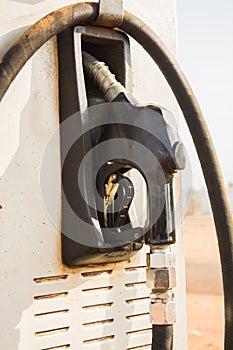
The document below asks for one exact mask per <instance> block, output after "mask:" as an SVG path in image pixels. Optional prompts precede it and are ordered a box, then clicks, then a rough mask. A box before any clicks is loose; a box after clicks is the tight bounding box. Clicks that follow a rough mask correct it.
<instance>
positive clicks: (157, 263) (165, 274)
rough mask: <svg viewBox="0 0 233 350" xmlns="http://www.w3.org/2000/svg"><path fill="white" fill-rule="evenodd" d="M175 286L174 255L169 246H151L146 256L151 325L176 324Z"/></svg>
mask: <svg viewBox="0 0 233 350" xmlns="http://www.w3.org/2000/svg"><path fill="white" fill-rule="evenodd" d="M175 286H176V269H175V254H174V253H173V252H171V250H170V247H169V246H156V247H153V246H152V247H151V253H150V254H148V255H147V287H148V288H150V289H151V294H150V301H151V303H150V319H151V323H152V324H153V325H170V324H174V323H175V322H176V311H175V302H174V293H173V288H174V287H175Z"/></svg>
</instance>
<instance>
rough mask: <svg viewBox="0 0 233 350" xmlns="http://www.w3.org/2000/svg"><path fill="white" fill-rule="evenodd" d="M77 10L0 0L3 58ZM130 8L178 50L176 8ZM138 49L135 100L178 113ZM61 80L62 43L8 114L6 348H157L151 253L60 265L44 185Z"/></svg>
mask: <svg viewBox="0 0 233 350" xmlns="http://www.w3.org/2000/svg"><path fill="white" fill-rule="evenodd" d="M71 3H73V1H65V0H61V1H59V2H57V1H55V0H44V1H40V0H15V1H7V0H2V1H1V4H0V7H1V9H0V39H1V40H0V55H1V56H2V55H3V54H4V52H6V50H7V49H8V48H9V47H10V45H11V44H12V42H13V41H14V39H15V38H17V37H18V36H19V35H20V33H22V32H23V31H24V30H25V26H28V25H31V24H33V23H34V22H35V21H36V20H38V19H40V18H41V17H43V16H44V15H46V14H47V13H49V12H51V11H53V10H55V9H56V8H58V7H62V6H65V5H68V4H71ZM125 9H126V10H128V11H130V12H132V13H134V14H136V15H138V16H139V17H140V18H142V19H143V20H144V21H145V22H146V23H147V24H148V25H149V26H151V27H152V28H153V29H154V30H156V32H157V33H158V34H159V35H160V36H161V37H162V38H163V39H164V40H165V41H166V43H167V44H168V46H169V47H170V48H171V50H172V51H175V1H174V0H156V1H154V0H145V1H143V2H141V1H133V0H126V1H125ZM131 44H132V66H133V81H134V91H133V93H134V95H135V97H136V98H137V99H138V100H139V101H140V102H142V103H146V102H153V103H158V104H160V105H163V106H165V107H167V108H168V109H170V110H172V111H173V113H176V112H177V111H176V109H177V107H176V104H175V103H174V99H173V97H172V96H171V93H170V91H169V89H168V87H167V85H166V83H165V82H164V80H163V78H162V76H161V74H160V73H159V72H158V69H157V68H155V66H154V65H153V63H152V61H151V59H150V58H149V57H148V56H147V55H146V54H145V52H144V51H143V50H142V49H141V48H140V47H139V45H138V44H136V43H135V42H132V43H131ZM57 76H58V75H57V55H56V39H55V38H54V39H52V40H50V41H49V42H48V43H47V44H45V45H44V46H43V47H42V48H41V49H40V50H39V51H38V52H37V53H36V54H35V55H34V56H33V58H32V59H30V60H29V62H28V63H27V64H26V65H25V67H24V68H23V69H22V71H21V72H20V73H19V75H18V76H17V78H16V79H15V81H14V82H13V84H12V85H11V87H10V89H9V91H8V92H7V94H6V95H5V97H4V100H3V101H2V103H1V106H0V125H1V128H0V149H1V157H0V175H1V180H0V205H1V207H0V208H1V209H0V264H1V271H0V273H1V277H0V279H1V294H0V298H1V316H0V323H1V332H2V335H1V339H0V347H1V349H4V350H16V349H17V350H27V349H28V350H29V349H30V350H52V349H53V350H62V349H70V350H77V349H78V350H82V349H91V350H100V349H101V350H113V349H114V350H116V349H119V350H141V349H143V350H144V349H148V350H149V349H150V344H151V330H150V328H151V325H150V323H149V298H148V297H149V289H148V288H147V287H146V269H145V265H146V252H147V250H148V249H147V248H146V247H145V248H144V249H142V250H141V251H140V252H139V253H138V254H137V255H136V256H135V258H133V259H132V261H126V262H123V263H117V264H109V265H105V266H96V267H92V268H82V269H68V268H65V267H64V266H63V264H62V261H61V243H60V239H61V237H60V232H59V231H58V230H57V229H56V228H55V227H54V226H53V224H52V223H51V222H50V220H49V218H48V216H47V213H46V209H45V208H44V206H43V202H42V198H41V194H40V182H39V180H40V166H41V159H42V156H43V152H44V149H45V147H46V144H47V143H48V140H49V138H50V137H51V136H52V134H53V133H54V131H55V130H56V128H57V126H58V121H59V117H58V80H57ZM58 155H59V142H58V143H57V155H55V156H56V157H58ZM59 171H60V170H59V169H57V174H58V180H57V186H59V176H60V173H59ZM57 224H59V222H58V223H57ZM177 241H178V244H177V246H176V248H175V250H176V251H177V274H178V276H177V284H178V287H177V290H176V297H177V324H176V326H175V327H176V328H175V349H176V350H180V349H182V350H185V349H186V322H185V302H184V300H185V288H184V268H183V247H182V245H183V241H182V233H181V232H177Z"/></svg>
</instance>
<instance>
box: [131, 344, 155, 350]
mask: <svg viewBox="0 0 233 350" xmlns="http://www.w3.org/2000/svg"><path fill="white" fill-rule="evenodd" d="M126 350H151V344H146V345H141V346H134V347H132V348H127V349H126Z"/></svg>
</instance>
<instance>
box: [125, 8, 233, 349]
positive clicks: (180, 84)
mask: <svg viewBox="0 0 233 350" xmlns="http://www.w3.org/2000/svg"><path fill="white" fill-rule="evenodd" d="M121 29H123V30H124V31H125V32H126V33H128V34H129V35H131V36H132V37H133V38H134V39H135V40H136V41H137V42H138V43H139V44H141V46H142V47H143V48H144V49H145V50H146V51H147V52H148V53H149V55H150V56H151V57H152V58H153V60H154V61H155V63H157V65H158V66H159V68H160V70H161V71H162V73H163V75H164V77H165V78H166V80H167V82H168V84H169V85H170V87H171V89H172V90H173V93H174V95H175V96H176V99H177V101H178V103H179V105H180V108H181V110H182V112H183V115H184V117H185V120H186V122H187V125H188V127H189V130H190V133H191V135H192V138H193V141H194V144H195V147H196V150H197V153H198V157H199V160H200V163H201V166H202V171H203V174H204V177H205V182H206V185H207V189H208V193H209V198H210V202H211V207H212V211H213V216H214V221H215V227H216V232H217V238H218V245H219V252H220V258H221V267H222V277H223V289H224V303H225V350H232V349H233V294H232V293H233V221H232V213H231V208H230V204H229V201H228V198H227V193H226V188H225V184H224V180H223V176H222V172H221V169H220V166H219V162H218V159H217V156H216V153H215V149H214V145H213V142H212V140H211V136H210V133H209V131H208V128H207V125H206V123H205V119H204V116H203V114H202V112H201V109H200V107H199V105H198V102H197V100H196V98H195V95H194V93H193V91H192V89H191V87H190V85H189V83H188V81H187V80H186V78H185V76H184V74H183V72H182V71H181V69H180V67H179V66H178V63H177V62H176V59H175V58H174V57H173V55H172V54H171V53H170V52H169V50H168V48H167V47H166V46H165V45H164V43H163V42H162V41H161V40H160V38H159V37H158V36H157V35H156V34H155V33H154V32H153V31H152V30H151V29H150V28H149V27H148V26H147V25H146V24H145V23H143V22H142V21H141V20H140V19H138V18H136V17H135V16H132V14H130V13H128V12H125V16H124V20H123V23H122V25H121Z"/></svg>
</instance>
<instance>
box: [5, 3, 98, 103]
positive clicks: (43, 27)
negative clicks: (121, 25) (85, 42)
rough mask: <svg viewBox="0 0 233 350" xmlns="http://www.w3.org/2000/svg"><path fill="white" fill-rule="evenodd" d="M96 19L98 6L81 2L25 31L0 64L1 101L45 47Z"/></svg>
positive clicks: (64, 8)
mask: <svg viewBox="0 0 233 350" xmlns="http://www.w3.org/2000/svg"><path fill="white" fill-rule="evenodd" d="M97 16H98V4H94V3H91V2H90V3H79V4H74V5H70V6H65V7H62V8H60V9H58V10H56V11H54V12H52V13H50V14H48V15H47V16H45V17H44V18H42V19H40V20H39V21H38V22H36V23H35V24H34V25H32V26H31V27H30V28H29V29H28V30H26V31H25V32H24V33H23V34H22V35H21V36H20V37H19V39H18V40H17V41H16V42H15V43H14V44H13V45H12V46H11V47H10V49H9V50H8V51H7V52H6V54H5V55H4V57H3V59H2V62H1V63H0V82H1V83H0V101H1V99H2V98H3V96H4V94H5V93H6V91H7V90H8V88H9V86H10V84H11V83H12V81H13V80H14V78H15V77H16V75H17V74H18V73H19V71H20V70H21V68H22V67H23V66H24V65H25V63H26V62H27V61H28V60H29V58H30V57H31V56H32V55H33V54H34V53H35V52H36V51H37V50H38V49H39V48H40V47H41V46H42V45H43V44H45V43H46V42H47V41H48V40H49V39H51V38H52V37H54V36H55V35H57V34H59V33H61V32H62V31H64V30H65V29H67V28H70V27H73V26H75V25H77V24H88V23H91V22H93V21H95V20H96V19H97Z"/></svg>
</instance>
